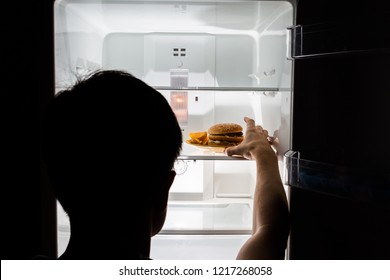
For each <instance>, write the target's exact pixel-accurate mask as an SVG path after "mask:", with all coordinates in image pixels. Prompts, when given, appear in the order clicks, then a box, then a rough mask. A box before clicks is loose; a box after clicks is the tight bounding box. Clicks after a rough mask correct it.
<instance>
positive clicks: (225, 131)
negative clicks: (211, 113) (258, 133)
mask: <svg viewBox="0 0 390 280" xmlns="http://www.w3.org/2000/svg"><path fill="white" fill-rule="evenodd" d="M207 133H208V138H209V141H208V145H209V146H213V147H229V146H236V145H238V144H240V143H241V142H242V140H244V136H243V133H242V126H241V125H239V124H236V123H217V124H214V125H213V126H211V127H209V129H208V131H207Z"/></svg>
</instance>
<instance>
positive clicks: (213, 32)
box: [54, 0, 294, 259]
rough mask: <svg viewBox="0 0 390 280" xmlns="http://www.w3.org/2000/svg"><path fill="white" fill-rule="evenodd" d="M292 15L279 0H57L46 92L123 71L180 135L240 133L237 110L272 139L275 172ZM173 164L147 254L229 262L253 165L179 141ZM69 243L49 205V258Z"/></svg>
mask: <svg viewBox="0 0 390 280" xmlns="http://www.w3.org/2000/svg"><path fill="white" fill-rule="evenodd" d="M293 11H294V7H293V5H292V4H291V3H290V2H288V1H238V0H237V1H203V0H202V1H127V0H123V1H109V0H101V1H97V0H87V1H78V0H61V1H56V3H55V5H54V15H55V51H56V52H55V75H56V91H57V92H58V91H60V90H62V89H64V88H66V87H67V86H69V85H70V84H72V82H73V81H74V80H75V79H76V77H77V76H82V75H85V74H88V73H90V72H91V71H94V70H96V69H121V70H126V71H128V72H130V73H132V74H133V75H134V76H136V77H138V78H140V79H142V80H143V81H145V82H146V83H148V84H149V85H151V86H153V87H154V88H156V90H158V91H160V92H161V93H162V94H163V95H164V96H165V97H166V98H167V100H168V101H169V102H170V104H171V106H172V108H173V110H174V111H175V113H176V116H177V118H178V120H179V123H180V125H181V128H182V132H183V138H184V140H186V139H188V138H189V136H188V135H189V133H190V132H193V131H207V128H208V127H210V126H211V125H213V124H215V123H218V122H235V123H239V124H240V125H242V126H243V127H244V128H245V123H244V120H243V118H244V116H249V117H252V118H254V119H255V120H256V122H258V123H259V124H261V125H263V127H265V128H266V129H267V130H268V131H269V134H270V135H272V136H274V137H276V138H277V140H278V145H276V146H275V147H276V151H277V153H278V155H280V167H281V168H280V170H281V175H282V176H284V175H283V174H282V173H283V170H284V169H283V168H282V161H283V157H282V155H283V154H284V152H285V151H287V150H288V149H289V147H290V134H291V133H290V111H291V81H292V61H291V60H290V59H288V58H287V57H288V56H287V53H288V52H289V48H288V45H289V33H288V27H289V26H291V25H292V24H293V18H294V16H293ZM143 106H144V109H145V111H147V110H148V108H147V104H144V105H143ZM175 169H176V172H177V174H178V175H177V176H176V179H175V182H174V184H173V186H172V188H171V192H170V198H169V206H168V214H167V219H166V223H165V225H164V228H163V229H162V231H161V233H160V234H158V235H157V236H155V237H153V239H152V251H151V257H152V258H156V259H187V258H188V259H206V258H209V259H224V258H226V259H234V258H235V255H236V253H237V252H238V248H239V247H240V246H241V244H242V243H243V242H245V240H246V239H247V238H248V236H249V235H250V232H251V223H252V220H251V219H252V195H253V191H254V184H255V163H254V162H253V161H248V160H243V159H239V158H229V157H226V156H224V154H223V153H220V152H216V151H215V150H213V149H207V148H204V147H203V148H199V147H195V146H192V145H189V144H187V143H185V142H184V143H183V151H182V154H181V155H180V157H179V159H178V160H177V162H176V165H175ZM96 230H99V229H98V227H97V229H96ZM68 240H69V225H68V220H67V217H66V215H65V214H64V213H63V211H62V208H61V207H60V206H59V207H58V241H59V247H58V251H59V252H58V253H59V254H61V253H62V252H63V251H64V250H65V248H66V244H67V242H68ZM97 246H98V244H97ZM168 247H169V250H167V248H168ZM183 252H187V253H186V254H184V253H183Z"/></svg>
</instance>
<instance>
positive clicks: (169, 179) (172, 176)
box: [166, 170, 176, 192]
mask: <svg viewBox="0 0 390 280" xmlns="http://www.w3.org/2000/svg"><path fill="white" fill-rule="evenodd" d="M175 177H176V171H174V170H171V171H169V173H168V176H167V185H166V187H167V192H169V190H170V188H171V186H172V184H173V181H174V180H175Z"/></svg>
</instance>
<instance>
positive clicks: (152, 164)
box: [42, 70, 182, 212]
mask: <svg viewBox="0 0 390 280" xmlns="http://www.w3.org/2000/svg"><path fill="white" fill-rule="evenodd" d="M42 139H43V142H42V143H43V144H42V150H43V155H44V160H45V162H46V165H47V170H48V174H49V177H50V178H51V179H52V181H53V183H52V184H53V189H54V192H55V194H56V196H57V198H58V200H59V202H60V203H61V204H62V206H63V208H64V210H65V211H67V212H69V211H71V208H72V207H74V205H79V206H80V205H81V204H85V203H86V200H88V199H89V200H95V201H94V203H100V202H99V200H110V199H111V200H118V199H124V198H125V196H133V195H134V196H138V197H137V198H136V200H138V199H139V195H143V194H147V193H148V192H150V191H153V190H152V188H153V186H154V185H156V184H158V180H159V176H160V175H161V174H163V173H164V172H167V171H169V170H170V169H172V167H173V165H174V162H175V160H176V158H177V157H178V155H179V153H180V151H181V145H182V133H181V129H180V126H179V124H178V121H177V119H176V117H175V114H174V112H173V111H172V108H171V107H170V105H169V103H168V101H167V100H166V98H165V97H164V96H163V95H162V94H161V93H159V92H158V91H156V90H155V89H153V88H152V87H150V86H149V85H147V84H146V83H144V82H143V81H141V80H139V79H138V78H136V77H134V76H132V75H131V74H129V73H127V72H124V71H118V70H99V71H96V72H94V73H92V74H90V75H89V76H87V77H86V78H84V79H79V80H78V81H77V82H76V83H75V85H74V86H73V87H71V88H69V89H67V90H64V91H62V92H60V93H59V94H58V95H57V96H56V97H55V98H54V99H53V100H52V102H51V103H50V104H49V106H48V108H47V111H46V114H45V117H44V126H43V137H42ZM129 198H130V197H127V199H129ZM131 200H133V199H131ZM80 207H81V206H80Z"/></svg>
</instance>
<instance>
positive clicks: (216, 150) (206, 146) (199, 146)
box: [186, 140, 225, 154]
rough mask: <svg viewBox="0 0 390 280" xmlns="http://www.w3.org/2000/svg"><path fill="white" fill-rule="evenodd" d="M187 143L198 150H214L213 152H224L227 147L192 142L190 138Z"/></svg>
mask: <svg viewBox="0 0 390 280" xmlns="http://www.w3.org/2000/svg"><path fill="white" fill-rule="evenodd" d="M186 143H187V144H188V145H190V146H192V147H194V148H196V149H198V150H201V151H204V152H212V153H222V154H223V151H224V150H225V147H212V146H208V145H200V144H192V143H190V142H189V140H186Z"/></svg>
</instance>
